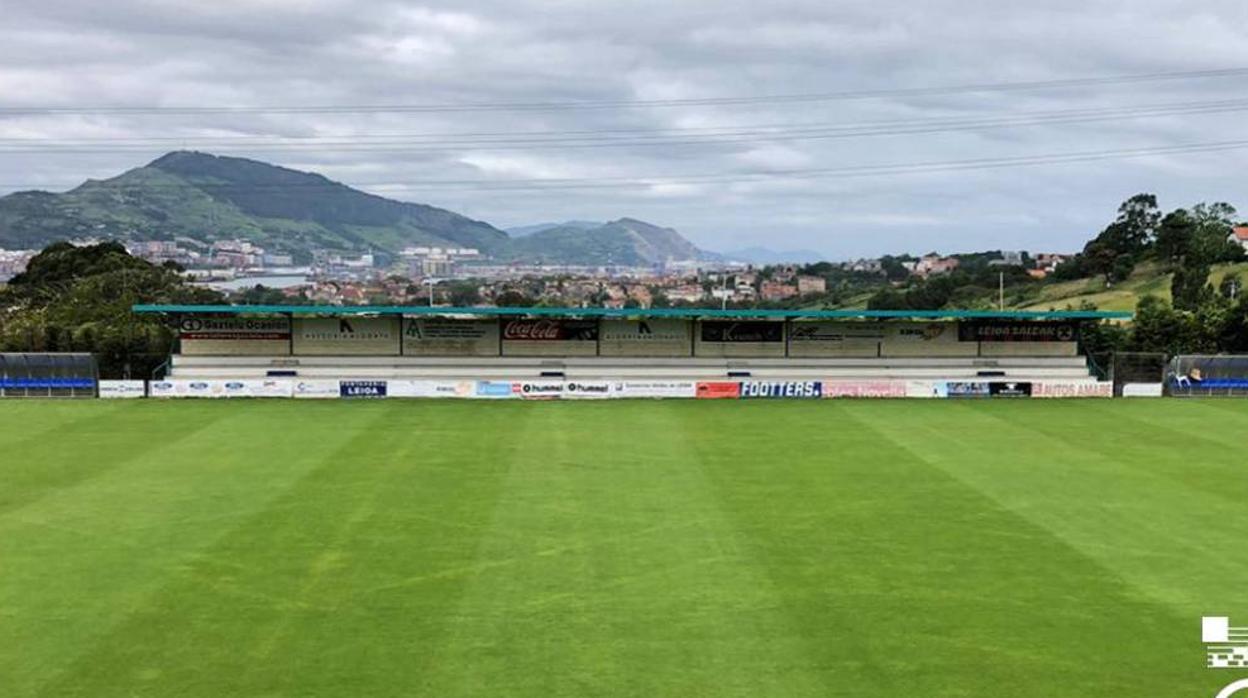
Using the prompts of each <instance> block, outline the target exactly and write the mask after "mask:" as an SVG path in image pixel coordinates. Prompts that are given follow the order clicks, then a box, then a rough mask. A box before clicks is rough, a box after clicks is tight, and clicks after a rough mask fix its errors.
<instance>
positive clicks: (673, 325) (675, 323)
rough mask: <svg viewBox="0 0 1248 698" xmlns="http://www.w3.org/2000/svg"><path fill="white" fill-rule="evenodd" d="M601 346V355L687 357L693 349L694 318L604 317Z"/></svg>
mask: <svg viewBox="0 0 1248 698" xmlns="http://www.w3.org/2000/svg"><path fill="white" fill-rule="evenodd" d="M599 347H600V352H601V354H602V356H655V357H673V358H679V357H687V356H689V355H690V354H691V353H692V352H693V322H692V321H690V320H679V319H669V318H653V319H646V320H603V321H602V326H601V341H600V342H599Z"/></svg>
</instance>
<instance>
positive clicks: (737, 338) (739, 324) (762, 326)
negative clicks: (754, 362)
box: [694, 320, 784, 358]
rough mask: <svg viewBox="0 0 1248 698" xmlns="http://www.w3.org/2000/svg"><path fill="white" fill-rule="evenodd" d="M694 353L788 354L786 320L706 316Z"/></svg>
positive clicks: (717, 355) (745, 355)
mask: <svg viewBox="0 0 1248 698" xmlns="http://www.w3.org/2000/svg"><path fill="white" fill-rule="evenodd" d="M696 339H697V343H696V345H695V346H694V356H705V357H757V358H767V357H774V358H783V357H784V323H783V322H772V321H767V320H703V321H702V322H699V323H698V332H697V335H696Z"/></svg>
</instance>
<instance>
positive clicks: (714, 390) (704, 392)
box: [694, 381, 741, 400]
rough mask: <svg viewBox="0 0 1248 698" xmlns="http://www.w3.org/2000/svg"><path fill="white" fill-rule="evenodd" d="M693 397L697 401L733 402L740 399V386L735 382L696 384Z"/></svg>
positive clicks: (704, 382)
mask: <svg viewBox="0 0 1248 698" xmlns="http://www.w3.org/2000/svg"><path fill="white" fill-rule="evenodd" d="M694 397H696V398H698V399H699V400H721V399H731V400H735V399H736V398H739V397H741V384H740V383H737V382H735V381H703V382H700V383H698V384H697V387H696V388H695V390H694Z"/></svg>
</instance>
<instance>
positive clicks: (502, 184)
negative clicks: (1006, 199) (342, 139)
mask: <svg viewBox="0 0 1248 698" xmlns="http://www.w3.org/2000/svg"><path fill="white" fill-rule="evenodd" d="M1245 148H1248V140H1235V141H1220V142H1211V143H1190V144H1184V145H1174V146H1157V147H1151V148H1132V149H1121V150H1101V151H1078V152H1067V153H1049V154H1043V155H1028V156H1017V157H1002V158H975V159H968V160H952V161H927V162H911V163H893V164H883V165H855V166H848V167H836V168H817V169H791V170H768V171H762V172H739V173H705V174H689V175H679V174H677V175H661V176H654V177H563V178H535V179H513V180H504V181H497V180H496V181H489V180H480V179H458V180H456V179H446V180H423V181H418V182H412V183H407V184H400V183H393V182H374V183H357V184H356V185H355V186H357V187H374V188H382V189H395V190H399V191H420V190H426V189H429V190H445V189H447V188H450V189H456V188H458V189H464V190H482V191H499V190H534V191H548V190H562V189H584V188H604V187H605V188H611V187H654V186H663V185H669V184H740V183H757V182H765V181H771V180H785V179H799V180H800V179H841V178H858V177H879V176H894V175H909V174H929V173H939V172H952V171H965V170H984V169H1006V168H1012V167H1032V166H1038V165H1052V164H1066V163H1083V162H1095V161H1102V160H1122V159H1132V158H1141V157H1151V156H1156V155H1177V154H1187V153H1206V152H1221V151H1227V150H1239V149H1245ZM105 181H107V180H105ZM98 183H99V182H95V184H98ZM30 186H44V187H48V186H52V185H48V184H43V185H38V184H37V185H20V184H0V187H4V188H7V189H22V188H28V187H30ZM62 186H65V185H62ZM69 186H72V185H69ZM126 186H127V187H128V188H129V189H131V190H136V191H142V190H149V189H154V190H158V189H183V188H192V189H203V190H210V191H211V190H214V189H219V190H224V189H246V190H248V191H283V190H305V191H306V190H308V189H316V188H325V189H338V188H342V187H345V186H346V185H343V184H341V183H338V182H333V181H330V180H325V181H321V182H300V183H294V182H285V183H280V184H279V183H273V184H244V183H222V182H212V183H198V182H196V183H188V184H172V183H139V184H127V185H126Z"/></svg>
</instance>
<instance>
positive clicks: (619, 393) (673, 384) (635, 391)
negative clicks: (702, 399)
mask: <svg viewBox="0 0 1248 698" xmlns="http://www.w3.org/2000/svg"><path fill="white" fill-rule="evenodd" d="M611 391H612V397H617V398H691V397H697V394H698V384H697V383H695V382H693V381H624V382H617V383H615V384H614V385H612V386H611Z"/></svg>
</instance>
